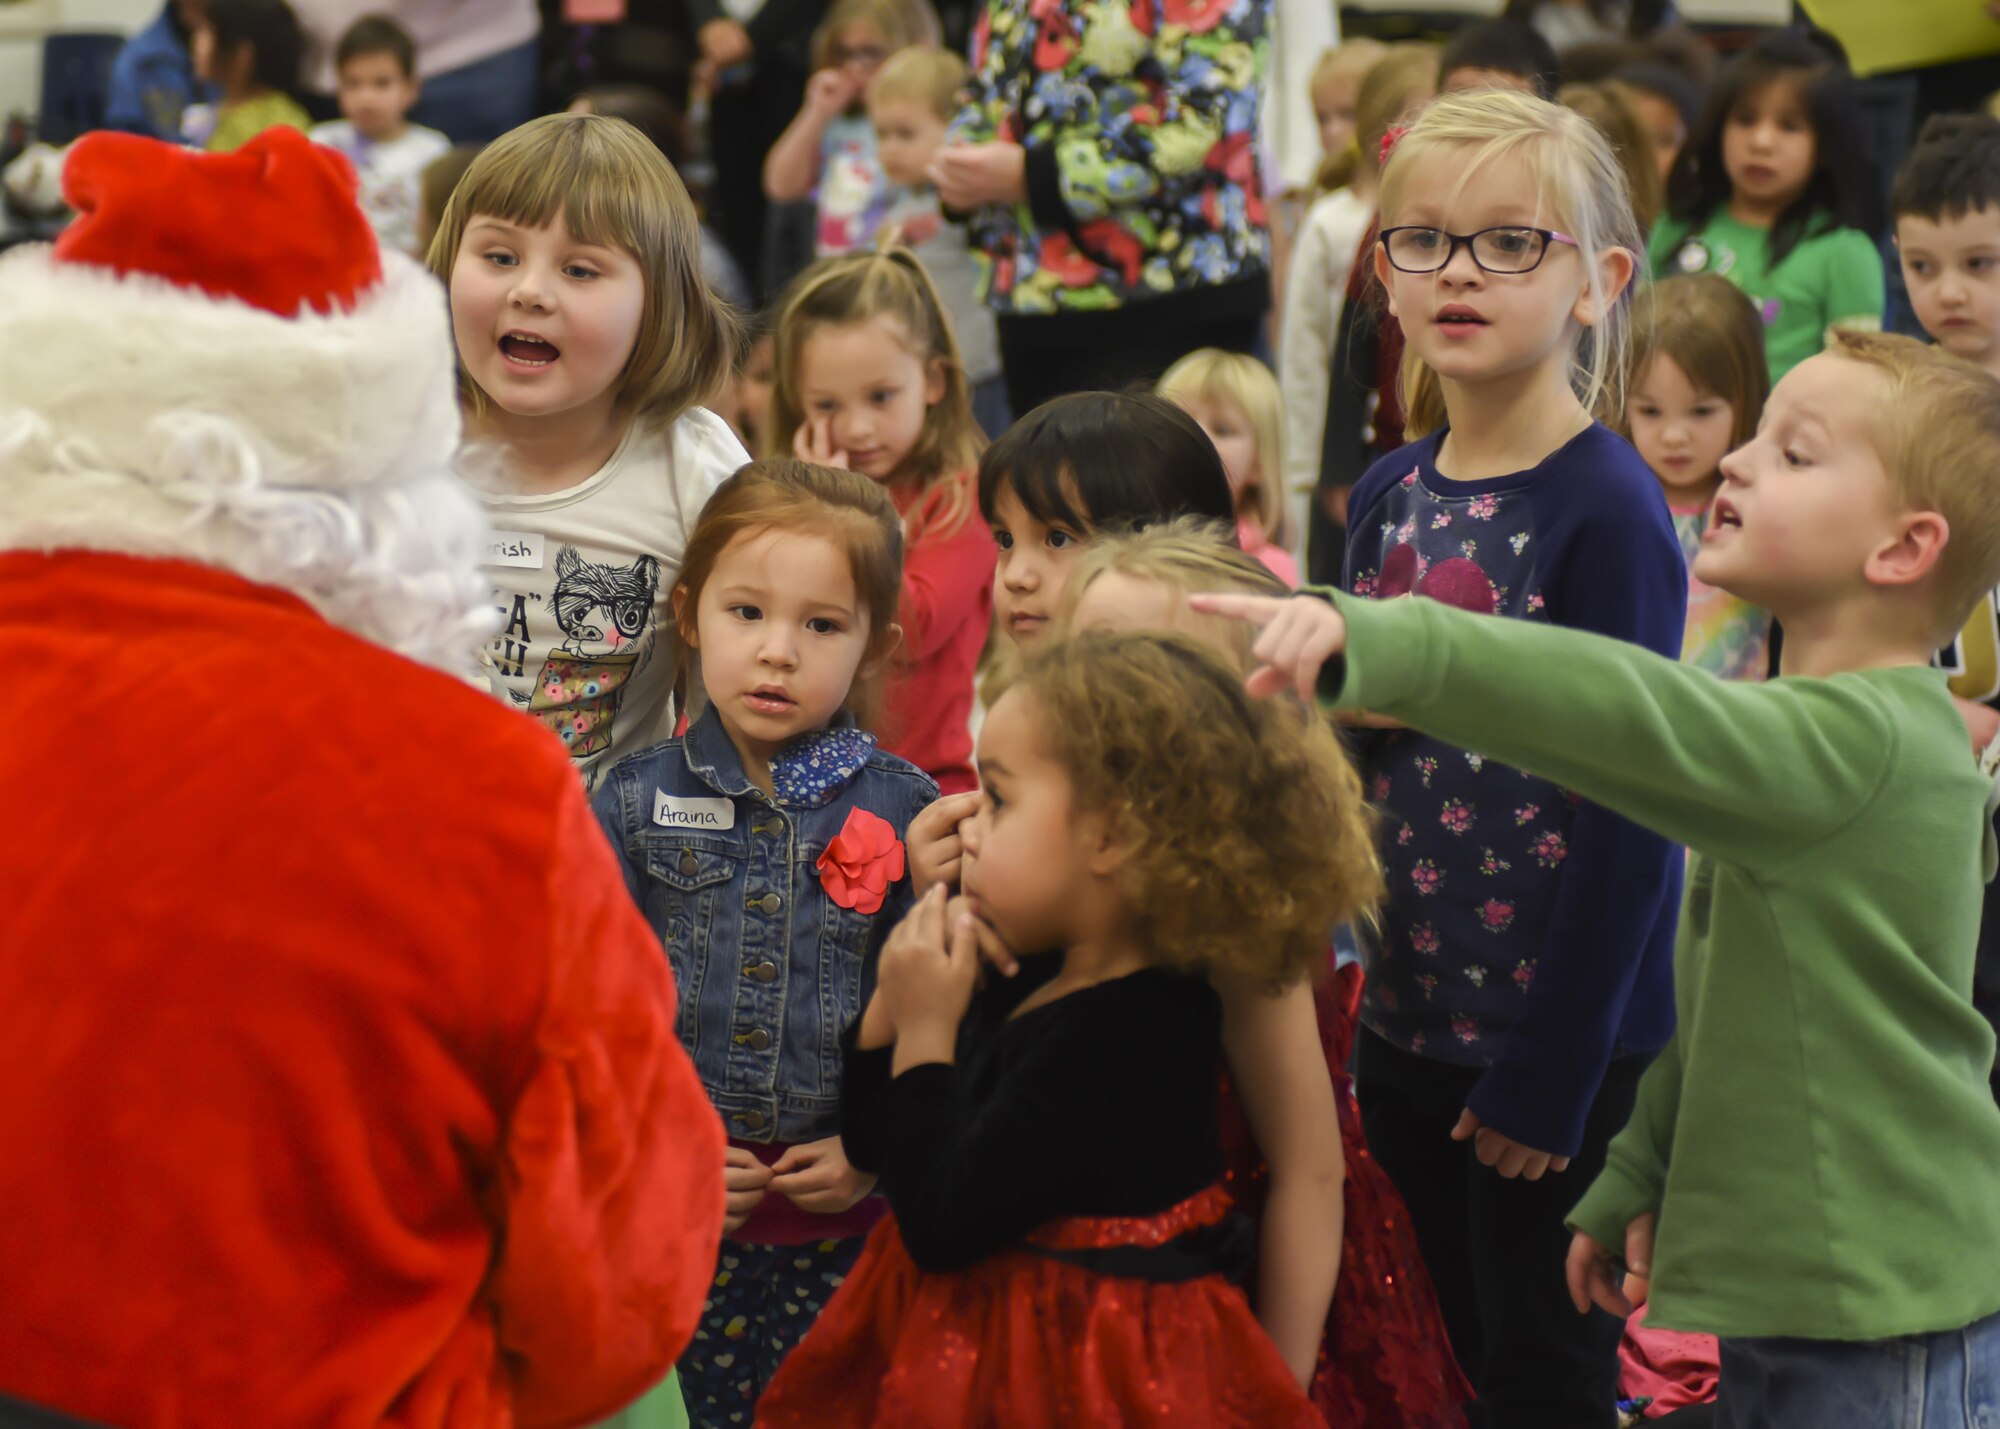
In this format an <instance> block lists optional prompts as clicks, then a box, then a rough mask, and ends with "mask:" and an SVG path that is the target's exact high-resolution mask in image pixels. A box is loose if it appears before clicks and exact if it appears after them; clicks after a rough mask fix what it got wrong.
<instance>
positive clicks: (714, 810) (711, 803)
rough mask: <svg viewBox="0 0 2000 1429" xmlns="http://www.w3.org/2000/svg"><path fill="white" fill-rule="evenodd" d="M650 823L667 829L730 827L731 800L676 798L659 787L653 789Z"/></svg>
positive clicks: (733, 823) (733, 807) (733, 803)
mask: <svg viewBox="0 0 2000 1429" xmlns="http://www.w3.org/2000/svg"><path fill="white" fill-rule="evenodd" d="M653 822H654V823H656V824H658V825H660V826H661V827H662V828H669V829H733V828H735V827H736V801H735V800H733V799H676V798H675V797H674V796H673V795H672V794H669V793H667V792H666V791H665V790H663V789H655V790H654V791H653Z"/></svg>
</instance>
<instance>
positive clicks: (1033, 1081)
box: [758, 630, 1377, 1429]
mask: <svg viewBox="0 0 2000 1429" xmlns="http://www.w3.org/2000/svg"><path fill="white" fill-rule="evenodd" d="M979 759H980V769H981V772H982V775H983V776H984V781H985V782H984V785H983V788H982V791H981V795H980V809H979V812H978V814H976V815H975V816H974V818H973V819H972V821H971V823H970V825H969V826H968V828H967V829H966V831H965V834H964V838H965V842H966V847H967V858H966V860H965V896H964V898H963V900H962V901H961V902H960V903H959V904H958V905H956V906H955V907H954V906H952V905H950V904H948V901H947V899H946V897H945V891H944V890H943V889H942V888H935V889H933V890H932V891H931V893H930V894H928V895H927V896H926V897H925V899H924V900H923V901H922V902H920V903H919V905H918V909H917V912H916V914H915V915H914V916H913V917H911V918H910V919H907V920H905V922H904V923H903V924H902V925H901V926H900V927H899V928H898V929H897V930H896V932H895V933H894V934H893V935H892V936H891V938H890V940H889V943H888V945H887V946H886V947H885V948H884V949H883V953H882V958H881V964H880V972H879V975H878V978H877V986H876V992H875V995H874V996H873V998H871V1000H870V1001H869V1004H868V1008H867V1010H866V1011H865V1012H864V1013H863V1015H862V1018H861V1021H860V1024H859V1026H858V1027H857V1028H856V1029H855V1032H854V1034H853V1036H852V1038H851V1039H850V1041H849V1044H848V1045H849V1047H850V1048H851V1051H850V1053H849V1056H848V1059H847V1065H846V1073H845V1077H844V1082H843V1087H842V1104H843V1107H844V1108H845V1109H846V1111H847V1112H848V1116H847V1117H846V1119H845V1120H844V1121H843V1124H842V1139H843V1141H844V1143H845V1144H846V1148H847V1154H848V1156H849V1159H850V1160H852V1161H853V1162H854V1163H855V1164H857V1165H862V1166H879V1167H881V1168H882V1171H883V1182H882V1184H883V1190H884V1193H885V1194H886V1195H887V1197H888V1200H889V1204H890V1209H891V1210H892V1212H893V1217H892V1219H890V1220H889V1221H886V1222H884V1224H883V1225H882V1226H880V1227H879V1228H878V1229H877V1230H876V1231H875V1233H874V1235H873V1236H872V1237H871V1239H870V1241H869V1244H868V1248H867V1250H866V1251H864V1252H863V1254H862V1257H861V1260H860V1261H859V1262H858V1263H857V1264H856V1266H855V1268H854V1270H853V1272H852V1273H851V1274H850V1275H849V1276H848V1277H847V1280H846V1282H845V1283H844V1284H843V1285H842V1286H841V1288H840V1290H839V1291H838V1293H836V1295H835V1296H834V1298H833V1301H832V1302H831V1303H830V1304H829V1305H828V1306H827V1308H826V1310H825V1312H824V1313H823V1314H822V1316H821V1317H820V1320H819V1322H818V1323H817V1324H816V1325H815V1326H814V1327H813V1329H812V1331H811V1332H810V1333H808V1334H807V1336H806V1338H805V1340H804V1342H803V1343H801V1344H800V1346H799V1347H798V1349H797V1350H795V1351H794V1352H793V1354H792V1356H791V1358H790V1359H788V1360H787V1361H786V1362H785V1364H784V1366H783V1367H782V1368H781V1369H780V1370H779V1371H778V1375H777V1378H776V1380H775V1381H774V1382H773V1384H772V1386H771V1389H770V1392H769V1393H768V1394H767V1395H766V1396H765V1399H764V1401H763V1402H762V1404H760V1406H759V1416H758V1423H759V1424H761V1425H766V1426H769V1429H805V1426H812V1429H862V1426H867V1425H888V1424H894V1425H904V1426H930V1429H945V1426H959V1425H971V1424H1006V1425H1021V1426H1045V1429H1053V1426H1056V1425H1071V1424H1093V1425H1095V1424H1124V1425H1132V1426H1150V1429H1167V1426H1180V1425H1224V1424H1232V1425H1234V1424H1255V1425H1259V1426H1269V1429H1323V1426H1324V1424H1325V1422H1326V1421H1325V1420H1324V1419H1323V1418H1322V1416H1321V1414H1320V1413H1319V1411H1318V1410H1317V1409H1316V1407H1315V1405H1314V1404H1313V1402H1312V1400H1311V1399H1310V1398H1309V1397H1308V1395H1307V1393H1306V1392H1305V1389H1304V1387H1303V1383H1304V1381H1305V1379H1306V1378H1307V1377H1308V1376H1309V1374H1310V1372H1311V1366H1312V1355H1311V1351H1312V1350H1313V1349H1315V1348H1316V1344H1314V1345H1311V1346H1308V1348H1307V1350H1306V1351H1305V1353H1304V1354H1303V1356H1302V1358H1303V1366H1302V1367H1301V1366H1300V1365H1298V1364H1293V1365H1288V1364H1287V1362H1286V1359H1285V1358H1284V1357H1281V1355H1280V1353H1279V1351H1278V1349H1277V1348H1276V1347H1275V1346H1274V1345H1273V1342H1272V1340H1271V1338H1270V1337H1269V1336H1268V1335H1267V1334H1266V1333H1265V1332H1264V1331H1263V1330H1262V1329H1261V1328H1260V1327H1259V1326H1258V1323H1257V1321H1256V1319H1255V1318H1254V1317H1253V1316H1252V1314H1251V1311H1250V1307H1249V1305H1248V1303H1247V1301H1246V1300H1245V1298H1244V1295H1243V1292H1242V1291H1241V1290H1240V1289H1238V1288H1237V1287H1236V1286H1235V1285H1233V1284H1231V1283H1229V1281H1230V1278H1231V1277H1232V1276H1233V1275H1234V1274H1236V1273H1237V1271H1240V1270H1241V1269H1243V1268H1246V1267H1244V1266H1243V1260H1244V1258H1245V1256H1246V1255H1247V1253H1248V1247H1247V1246H1244V1245H1242V1243H1241V1241H1240V1240H1238V1241H1235V1243H1234V1244H1233V1245H1232V1237H1230V1236H1228V1235H1226V1234H1224V1229H1225V1227H1226V1226H1227V1224H1228V1220H1229V1216H1230V1213H1231V1204H1232V1197H1231V1194H1230V1192H1229V1190H1228V1189H1227V1188H1226V1187H1225V1186H1223V1185H1222V1184H1221V1183H1220V1177H1221V1173H1222V1170H1223V1162H1222V1155H1221V1147H1220V1144H1219V1138H1218V1135H1217V1120H1216V1118H1217V1090H1218V1078H1217V1076H1216V1071H1215V1068H1216V1064H1217V1061H1218V1059H1219V1058H1220V1057H1221V1055H1222V1051H1223V1043H1224V1033H1223V1026H1224V1019H1223V1013H1222V1009H1221V1006H1220V1003H1219V1000H1218V997H1217V994H1216V991H1215V988H1214V987H1213V986H1212V981H1214V980H1232V981H1240V982H1242V983H1243V984H1245V985H1247V986H1252V987H1257V986H1262V987H1269V986H1273V985H1303V981H1304V979H1306V978H1307V977H1308V976H1309V975H1310V974H1311V972H1312V971H1313V970H1314V969H1315V968H1317V967H1319V966H1322V965H1323V964H1324V960H1325V956H1326V941H1325V940H1326V929H1327V928H1328V927H1330V926H1331V925H1332V924H1333V923H1334V922H1335V921H1338V920H1341V919H1345V918H1351V917H1353V916H1355V915H1356V914H1358V913H1359V912H1360V911H1361V910H1362V909H1363V908H1364V907H1365V906H1366V905H1367V903H1368V902H1369V900H1370V899H1371V898H1372V897H1373V896H1374V893H1375V891H1376V887H1377V885H1376V882H1375V871H1374V867H1373V860H1372V858H1371V856H1370V854H1369V851H1368V842H1369V834H1368V828H1367V819H1366V815H1365V813H1364V811H1363V809H1362V807H1361V801H1360V791H1359V789H1358V788H1357V787H1356V785H1355V781H1354V778H1353V775H1352V772H1351V771H1349V770H1348V769H1346V768H1345V767H1344V761H1343V760H1342V759H1341V756H1340V753H1339V751H1338V749H1337V748H1336V747H1335V745H1334V744H1333V742H1332V740H1331V739H1329V738H1328V737H1327V736H1326V730H1325V726H1324V724H1323V723H1322V722H1321V721H1320V719H1319V716H1318V715H1317V714H1316V713H1315V712H1313V711H1311V710H1309V709H1307V708H1306V707H1305V706H1304V705H1302V704H1299V703H1296V702H1293V703H1290V704H1285V703H1281V702H1265V703H1264V705H1263V706H1262V707H1261V708H1260V707H1259V705H1258V703H1257V702H1256V701H1253V700H1252V699H1251V698H1250V697H1249V695H1248V693H1247V692H1246V691H1245V689H1244V687H1243V679H1242V675H1241V672H1240V668H1239V667H1238V666H1237V665H1236V664H1235V662H1233V661H1228V660H1223V659H1220V658H1218V657H1217V656H1216V654H1215V653H1214V652H1212V651H1211V650H1209V649H1208V648H1207V647H1206V646H1204V645H1202V644H1200V643H1198V642H1196V641H1194V640H1191V639H1189V638H1188V637H1186V636H1183V635H1174V634H1146V633H1140V632H1130V631H1105V630H1092V631H1085V632H1083V633H1081V634H1078V635H1076V636H1074V637H1072V638H1071V639H1068V640H1062V641H1056V642H1053V643H1052V644H1051V645H1050V646H1049V647H1048V648H1046V649H1044V650H1041V651H1039V652H1038V653H1037V654H1036V655H1035V656H1033V657H1032V658H1031V659H1030V660H1029V662H1028V664H1027V666H1026V667H1025V669H1024V670H1023V672H1022V675H1021V677H1020V679H1019V681H1017V682H1016V684H1015V685H1014V686H1013V687H1012V688H1011V689H1010V690H1009V691H1008V692H1007V694H1006V695H1004V696H1002V697H1001V699H1000V701H999V703H998V704H996V705H995V706H994V708H993V710H992V711H991V713H989V714H988V716H987V718H986V722H985V724H984V725H983V726H982V727H981V730H980V736H979ZM982 942H983V943H985V944H986V945H987V946H988V948H989V949H992V948H994V947H996V946H997V947H999V948H1001V949H1003V950H1008V952H1009V957H1010V959H1011V957H1012V956H1014V955H1018V957H1019V961H1020V964H1021V966H1020V967H1019V969H1018V971H1017V972H1016V975H1014V976H1012V977H994V978H990V979H987V980H986V984H985V986H984V988H983V989H978V990H975V983H976V982H977V980H978V977H979V969H980V964H981V954H980V951H979V945H980V944H981V943H982ZM1307 1017H1308V1022H1309V1018H1310V1012H1309V1011H1308V1012H1307ZM1310 1035H1311V1034H1310V1031H1308V1033H1307V1036H1308V1038H1310ZM1313 1060H1314V1062H1315V1064H1316V1065H1317V1066H1319V1067H1321V1068H1323V1065H1324V1064H1323V1063H1320V1062H1319V1061H1318V1057H1317V1052H1316V1051H1314V1053H1313ZM1319 1076H1320V1080H1321V1083H1322V1087H1321V1090H1320V1099H1321V1102H1322V1105H1323V1104H1324V1102H1325V1101H1326V1100H1327V1099H1328V1098H1327V1089H1326V1088H1325V1086H1324V1082H1325V1074H1324V1071H1323V1070H1321V1071H1320V1072H1319ZM1333 1174H1334V1178H1335V1184H1336V1186H1337V1176H1338V1172H1337V1163H1336V1169H1335V1171H1334V1173H1333ZM1333 1234H1334V1232H1333V1228H1332V1226H1330V1225H1323V1226H1322V1227H1321V1239H1322V1240H1326V1241H1329V1242H1331V1241H1332V1237H1333ZM1232 1266H1233V1267H1235V1269H1233V1270H1232V1269H1231V1267H1232ZM1318 1313H1319V1315H1320V1316H1321V1317H1322V1318H1323V1317H1324V1314H1325V1303H1324V1301H1321V1302H1320V1304H1319V1306H1318ZM1309 1328H1310V1329H1312V1330H1314V1331H1316V1329H1317V1325H1313V1326H1311V1327H1309ZM1313 1338H1314V1339H1315V1340H1316V1334H1315V1335H1314V1336H1313ZM1345 1422H1349V1423H1354V1422H1359V1421H1358V1420H1348V1421H1345Z"/></svg>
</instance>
